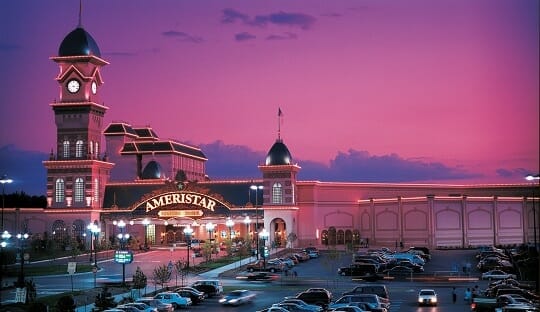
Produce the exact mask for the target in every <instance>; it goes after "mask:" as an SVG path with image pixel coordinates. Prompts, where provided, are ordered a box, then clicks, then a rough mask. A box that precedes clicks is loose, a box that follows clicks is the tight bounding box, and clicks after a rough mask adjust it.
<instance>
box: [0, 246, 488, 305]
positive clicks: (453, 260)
mask: <svg viewBox="0 0 540 312" xmlns="http://www.w3.org/2000/svg"><path fill="white" fill-rule="evenodd" d="M474 254H475V252H474V251H470V250H453V251H433V260H432V261H431V262H429V263H428V264H426V266H425V269H426V274H425V276H427V277H432V276H435V275H443V274H448V271H451V270H452V269H453V268H454V267H455V266H456V265H457V266H458V267H462V266H463V265H465V264H466V263H467V262H469V263H472V266H473V267H474V265H475V264H476V263H475V260H474ZM185 257H186V254H185V250H178V249H176V250H174V251H172V252H171V251H170V250H167V249H166V250H154V251H151V252H148V253H142V254H137V255H136V256H135V260H134V263H132V264H129V265H126V278H127V279H129V278H131V277H132V276H133V274H134V272H135V270H136V268H137V266H139V267H140V268H141V269H142V270H143V272H145V274H146V275H147V277H148V281H149V286H148V288H147V290H148V291H153V290H154V289H153V288H154V286H153V284H152V282H151V276H152V271H153V269H154V268H155V267H156V266H158V265H164V264H165V265H166V264H167V263H168V262H169V260H173V261H174V260H175V259H185ZM351 259H352V256H351V255H350V254H345V253H341V254H339V255H337V256H330V255H329V254H328V253H325V252H324V251H323V252H322V253H321V257H320V258H318V259H312V260H309V261H307V262H305V263H301V264H299V265H298V266H296V267H295V271H296V272H297V273H298V278H297V280H296V281H295V283H294V285H289V284H286V283H284V282H283V281H280V280H278V281H274V282H272V283H261V282H247V281H241V280H237V279H235V278H234V274H227V275H226V277H223V278H222V282H223V285H224V286H225V288H226V290H231V289H242V288H248V289H252V290H253V291H254V292H255V293H256V295H257V296H256V299H255V300H254V302H253V303H251V304H248V305H244V306H239V307H222V306H221V305H220V304H219V303H218V302H217V300H218V299H217V298H210V299H208V300H207V301H206V302H205V303H203V304H202V305H199V306H193V307H190V308H188V309H184V310H185V311H202V310H207V311H251V312H253V311H256V310H258V309H262V308H265V307H268V306H270V305H271V304H273V303H276V302H279V301H280V300H281V299H283V297H285V296H293V295H295V294H296V293H298V292H300V291H302V290H304V289H306V288H309V287H324V288H326V289H328V290H330V291H331V292H332V293H333V295H334V299H338V298H339V297H340V295H341V294H342V293H343V292H345V291H347V290H349V289H351V288H353V287H354V286H356V285H357V284H358V283H359V282H357V281H352V280H351V279H350V277H344V276H339V275H337V273H336V272H337V268H338V267H340V266H342V265H348V264H350V262H351ZM191 261H193V260H192V259H191ZM196 261H200V258H199V259H196ZM99 264H100V268H101V269H100V271H99V272H98V273H97V274H96V282H97V284H98V285H99V284H100V283H101V282H106V281H119V280H121V279H122V265H120V264H116V263H114V262H112V261H110V260H108V261H101V262H100V263H99ZM478 275H479V272H475V271H473V272H472V275H471V277H473V278H474V277H478ZM456 277H457V276H456ZM462 277H463V276H462ZM465 277H469V276H465ZM196 279H198V277H197V276H194V275H193V276H189V278H188V280H187V281H185V283H191V282H193V281H195V280H196ZM34 281H35V283H36V285H37V289H38V296H44V295H48V294H53V293H58V292H66V291H71V279H70V277H69V275H62V276H47V277H35V278H34ZM382 283H384V284H386V285H387V287H388V289H389V292H390V299H391V309H390V311H391V312H398V311H403V312H409V311H431V312H434V311H441V312H446V311H468V310H469V308H468V306H467V305H466V304H465V303H464V302H463V292H464V291H465V289H466V288H467V287H473V286H474V285H477V284H478V285H479V286H480V288H481V289H483V288H485V287H486V285H487V282H484V281H476V280H470V281H468V280H465V281H464V280H461V281H448V280H442V281H441V280H433V279H430V280H428V279H426V280H420V279H415V280H413V281H390V280H385V281H382ZM175 284H176V281H175V278H174V276H173V279H172V281H171V283H169V285H170V286H175ZM178 284H181V280H180V279H179V280H178ZM93 285H94V275H93V274H92V273H82V274H75V275H74V276H73V288H74V290H80V289H88V288H92V287H93ZM453 286H454V287H456V289H457V291H458V302H457V303H456V304H453V303H452V302H451V289H452V287H453ZM422 288H432V289H435V290H436V292H437V293H438V295H439V301H440V304H439V306H438V307H418V306H417V304H416V295H417V292H418V291H419V290H420V289H422ZM14 296H15V293H14V290H5V291H4V292H3V294H2V298H3V299H4V300H6V299H9V298H14ZM89 300H90V299H89Z"/></svg>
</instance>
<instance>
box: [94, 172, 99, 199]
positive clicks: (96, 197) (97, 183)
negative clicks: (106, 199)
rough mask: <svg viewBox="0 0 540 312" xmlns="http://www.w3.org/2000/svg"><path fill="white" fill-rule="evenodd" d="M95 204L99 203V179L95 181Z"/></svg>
mask: <svg viewBox="0 0 540 312" xmlns="http://www.w3.org/2000/svg"><path fill="white" fill-rule="evenodd" d="M94 202H95V203H96V204H97V203H99V180H98V179H97V178H96V179H95V180H94Z"/></svg>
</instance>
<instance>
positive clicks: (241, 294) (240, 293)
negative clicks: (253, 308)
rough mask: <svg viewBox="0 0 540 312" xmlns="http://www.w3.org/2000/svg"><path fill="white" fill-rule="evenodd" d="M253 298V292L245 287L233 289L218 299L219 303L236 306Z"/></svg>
mask: <svg viewBox="0 0 540 312" xmlns="http://www.w3.org/2000/svg"><path fill="white" fill-rule="evenodd" d="M253 298H255V294H253V293H252V292H251V291H249V290H246V289H240V290H233V291H231V292H230V293H228V294H226V295H225V296H223V298H221V299H219V303H221V304H223V305H234V306H238V305H241V304H243V303H250V302H251V301H253Z"/></svg>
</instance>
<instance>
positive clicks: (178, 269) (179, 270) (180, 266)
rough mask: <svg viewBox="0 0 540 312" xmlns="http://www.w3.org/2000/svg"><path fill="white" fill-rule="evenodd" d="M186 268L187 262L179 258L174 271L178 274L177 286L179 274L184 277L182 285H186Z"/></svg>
mask: <svg viewBox="0 0 540 312" xmlns="http://www.w3.org/2000/svg"><path fill="white" fill-rule="evenodd" d="M184 268H186V264H185V263H184V262H182V260H177V261H176V262H175V263H174V273H175V275H176V281H175V284H174V285H175V286H178V275H180V277H181V279H182V286H184V276H186V275H187V271H186V270H184Z"/></svg>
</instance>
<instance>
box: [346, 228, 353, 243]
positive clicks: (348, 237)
mask: <svg viewBox="0 0 540 312" xmlns="http://www.w3.org/2000/svg"><path fill="white" fill-rule="evenodd" d="M352 242H353V235H352V232H351V230H345V244H352Z"/></svg>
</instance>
